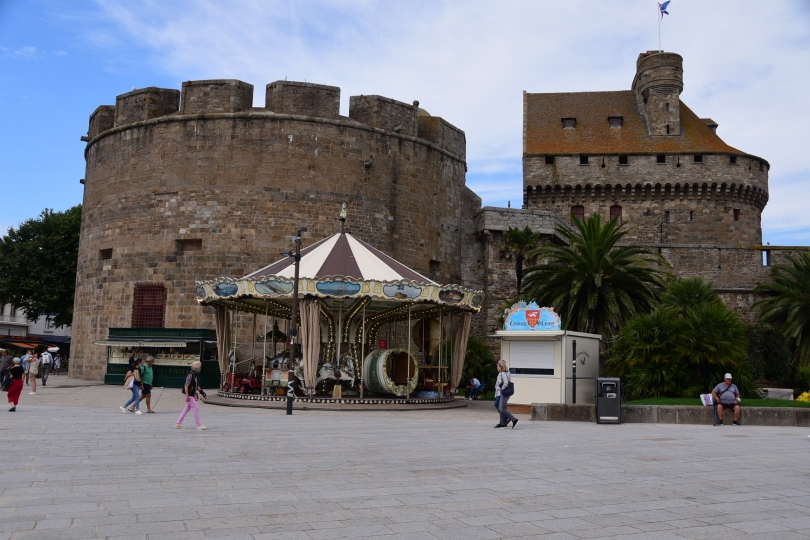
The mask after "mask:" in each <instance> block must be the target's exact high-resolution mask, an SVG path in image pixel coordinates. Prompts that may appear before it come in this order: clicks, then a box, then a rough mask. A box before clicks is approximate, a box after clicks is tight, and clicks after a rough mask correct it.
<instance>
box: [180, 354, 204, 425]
mask: <svg viewBox="0 0 810 540" xmlns="http://www.w3.org/2000/svg"><path fill="white" fill-rule="evenodd" d="M201 369H202V362H194V363H193V364H191V371H190V372H189V374H188V375H186V384H185V385H184V386H183V394H185V395H186V406H185V408H184V409H183V412H181V413H180V417H179V418H178V419H177V425H176V426H175V427H176V428H177V429H184V428H185V427H186V426H184V425H183V419H184V418H185V417H186V415H187V414H188V412H189V411H191V410H193V411H194V422H196V424H197V429H200V430H203V429H207V428H206V427H205V426H204V425H203V424H202V422H200V407H199V406H198V405H197V399H198V397H199V395H202V397H203V399H205V398H207V397H208V396H207V395H206V394H205V392H203V390H202V389H201V388H200V383H199V375H200V370H201Z"/></svg>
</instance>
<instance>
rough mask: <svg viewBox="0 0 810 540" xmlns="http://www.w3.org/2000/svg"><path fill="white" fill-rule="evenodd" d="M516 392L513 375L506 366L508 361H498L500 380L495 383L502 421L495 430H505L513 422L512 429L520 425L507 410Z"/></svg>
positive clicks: (497, 405)
mask: <svg viewBox="0 0 810 540" xmlns="http://www.w3.org/2000/svg"><path fill="white" fill-rule="evenodd" d="M514 392H515V390H514V386H513V385H512V375H511V374H510V373H509V368H508V367H507V366H506V360H498V379H497V380H496V381H495V408H496V409H498V413H499V414H500V421H499V422H498V423H497V424H496V425H495V428H496V429H498V428H505V427H508V426H509V422H512V429H515V426H516V425H518V422H519V421H520V420H518V419H517V418H515V417H514V416H512V413H510V412H509V410H508V409H507V408H506V404H507V403H508V402H509V398H510V397H512V394H513V393H514Z"/></svg>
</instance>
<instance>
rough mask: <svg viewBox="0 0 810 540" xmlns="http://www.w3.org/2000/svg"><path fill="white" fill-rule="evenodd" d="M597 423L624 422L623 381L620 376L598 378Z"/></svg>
mask: <svg viewBox="0 0 810 540" xmlns="http://www.w3.org/2000/svg"><path fill="white" fill-rule="evenodd" d="M596 423H597V424H621V423H622V381H621V380H620V379H619V378H618V377H599V378H597V379H596Z"/></svg>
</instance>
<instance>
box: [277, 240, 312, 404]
mask: <svg viewBox="0 0 810 540" xmlns="http://www.w3.org/2000/svg"><path fill="white" fill-rule="evenodd" d="M306 230H307V228H306V227H301V228H300V229H298V234H297V235H296V236H295V238H293V243H294V244H295V253H293V252H292V251H284V252H282V253H281V254H282V255H286V256H288V257H292V258H293V264H294V265H295V277H294V278H293V297H292V315H291V317H290V360H289V362H288V363H287V370H288V371H287V414H288V415H290V414H292V411H293V399H294V398H295V384H293V377H294V376H295V369H294V367H293V366H294V365H295V346H296V344H297V343H298V267H299V263H300V262H301V234H302V233H304V232H306Z"/></svg>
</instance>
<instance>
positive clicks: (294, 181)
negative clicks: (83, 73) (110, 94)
mask: <svg viewBox="0 0 810 540" xmlns="http://www.w3.org/2000/svg"><path fill="white" fill-rule="evenodd" d="M339 98H340V89H339V88H336V87H331V86H323V85H314V84H311V83H296V82H290V81H277V82H275V83H271V84H270V85H268V87H267V101H268V102H267V107H266V108H253V107H252V106H251V101H252V86H251V85H248V84H245V83H242V82H240V81H231V80H222V81H191V82H187V83H184V84H183V92H182V97H181V96H180V92H177V91H176V90H166V89H156V88H149V89H144V90H139V91H135V92H130V93H128V94H124V95H123V96H119V98H118V99H117V100H116V108H115V124H114V126H113V125H111V124H110V123H109V122H108V121H106V119H107V118H109V116H110V108H109V107H101V108H99V109H97V111H96V112H95V113H94V114H93V116H92V117H91V121H90V130H89V133H88V135H89V142H88V145H87V148H86V150H85V157H86V162H87V170H86V174H85V183H84V186H85V188H84V189H85V191H84V201H83V203H84V206H83V215H82V233H81V240H80V248H79V263H78V275H77V287H76V301H75V310H74V325H73V327H74V339H73V344H72V358H71V360H72V361H71V374H72V375H75V376H79V377H85V378H93V379H100V378H102V377H103V371H104V367H105V365H106V355H105V349H104V347H103V346H100V345H94V344H93V342H94V341H95V340H98V339H104V338H105V337H106V336H107V330H108V328H110V327H129V326H131V321H132V297H133V289H134V284H135V283H137V282H146V281H150V282H159V283H163V284H165V286H166V289H167V308H166V316H165V326H166V327H177V328H213V317H212V316H211V314H210V310H207V309H203V308H201V307H199V306H198V305H197V303H196V301H195V298H194V282H195V281H196V280H204V279H211V278H214V277H216V276H223V275H224V276H234V277H236V276H242V275H244V274H246V273H248V272H250V271H252V270H255V269H257V268H260V267H261V266H264V265H266V264H269V263H271V262H273V261H275V260H277V259H278V258H280V256H279V252H281V251H283V250H285V249H288V248H289V246H290V238H291V237H292V235H293V234H294V233H295V231H296V230H297V229H298V228H299V227H301V226H305V227H307V228H308V232H307V233H305V236H304V244H305V245H306V244H310V243H312V242H315V241H317V240H320V239H321V238H324V237H326V236H328V235H330V234H332V233H334V232H335V231H336V230H337V229H338V227H339V222H338V220H337V218H338V213H339V211H340V208H341V205H342V203H344V202H345V203H347V205H348V210H349V221H348V228H349V229H350V230H351V231H352V232H353V234H355V235H356V236H358V237H359V238H362V239H363V240H365V241H367V242H369V243H371V244H372V245H374V246H375V247H377V248H378V249H381V250H382V251H383V252H385V253H387V254H389V255H391V256H393V257H395V258H396V259H398V260H399V261H401V262H403V263H404V264H406V265H408V266H410V267H412V268H414V269H415V270H417V271H419V272H422V273H424V274H426V275H427V274H430V275H431V276H432V277H434V279H436V280H437V281H441V282H445V283H464V280H465V271H464V268H463V254H462V252H463V249H464V246H470V245H473V244H475V242H476V240H475V237H474V231H473V230H472V228H471V227H469V226H466V225H465V223H468V222H469V220H470V219H471V218H470V217H469V216H471V215H472V214H474V213H475V211H476V210H477V209H478V208H479V207H480V199H478V198H477V197H476V196H475V195H474V194H472V192H470V191H469V189H468V188H467V187H466V186H465V171H466V163H465V161H464V158H463V151H462V152H460V154H461V155H459V154H458V153H453V152H452V151H450V150H449V149H448V147H452V148H454V149H457V150H458V149H459V148H458V139H455V140H454V141H453V143H452V144H442V143H441V141H440V142H439V143H435V142H432V141H431V140H428V139H425V138H419V137H417V136H414V135H408V134H406V133H402V132H401V131H393V128H394V127H395V126H385V128H383V126H382V125H370V124H365V123H362V122H359V121H357V120H355V119H352V118H347V117H342V116H339V115H338V107H339ZM378 101H379V102H380V103H390V102H393V100H387V98H381V99H379V100H378ZM406 107H411V106H409V105H408V106H406ZM413 117H414V121H415V118H416V112H415V108H414V113H413ZM378 124H379V123H378ZM448 126H449V125H448ZM451 127H452V126H449V127H448V128H447V129H448V130H450V128H451ZM105 128H106V129H105ZM411 129H412V130H413V133H417V126H416V124H415V123H414V125H413V126H412V128H411ZM452 129H453V130H456V128H452ZM456 131H458V133H460V134H461V137H462V138H463V132H460V131H459V130H456ZM461 150H463V146H462V148H461ZM184 240H194V241H195V242H183V241H184Z"/></svg>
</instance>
